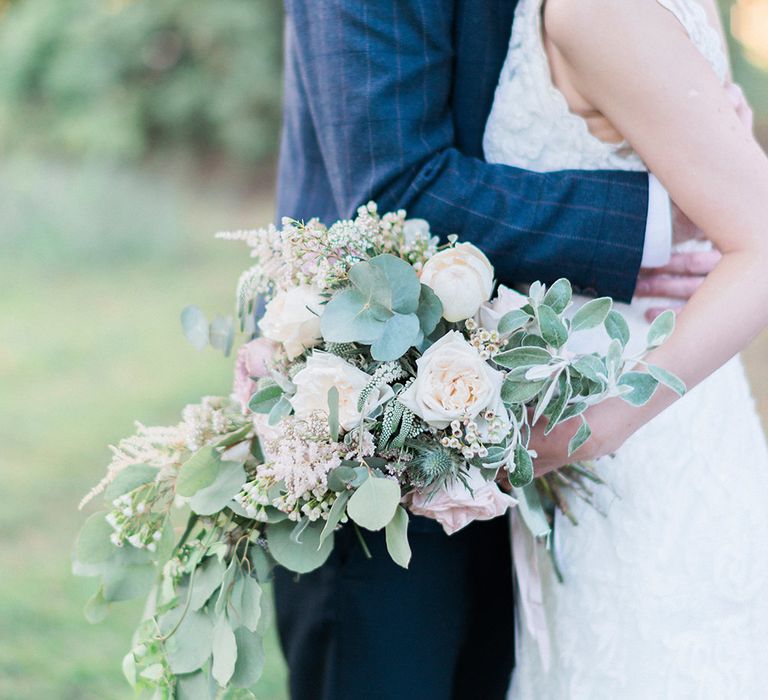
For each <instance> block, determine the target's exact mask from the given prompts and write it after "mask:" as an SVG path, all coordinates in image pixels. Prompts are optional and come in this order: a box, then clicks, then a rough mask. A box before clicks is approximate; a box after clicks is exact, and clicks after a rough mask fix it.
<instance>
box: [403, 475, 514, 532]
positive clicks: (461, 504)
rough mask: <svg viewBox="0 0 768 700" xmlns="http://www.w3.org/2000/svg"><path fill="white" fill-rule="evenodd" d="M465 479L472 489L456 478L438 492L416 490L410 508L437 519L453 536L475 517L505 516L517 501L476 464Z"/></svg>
mask: <svg viewBox="0 0 768 700" xmlns="http://www.w3.org/2000/svg"><path fill="white" fill-rule="evenodd" d="M466 481H467V486H468V487H469V488H467V486H465V485H464V484H463V483H462V482H461V481H460V480H459V479H454V480H452V481H450V482H448V483H447V484H446V485H445V486H443V487H442V488H441V489H439V490H438V491H437V492H436V493H421V492H419V491H414V492H413V493H411V494H410V496H409V503H408V508H409V510H410V511H411V512H412V513H413V514H414V515H423V516H425V517H427V518H432V519H433V520H437V522H439V523H440V524H441V525H442V526H443V529H444V530H445V532H446V533H447V534H449V535H452V534H453V533H454V532H456V531H458V530H461V528H463V527H465V526H466V525H469V523H471V522H473V521H474V520H492V519H493V518H496V517H498V516H500V515H504V513H506V511H507V509H508V508H510V507H512V506H514V505H515V504H516V503H517V501H516V500H515V499H514V498H512V496H509V495H508V494H506V493H504V492H503V491H502V490H501V489H500V488H499V486H498V484H497V483H496V482H495V481H486V480H485V479H484V478H483V475H482V473H481V472H480V470H479V469H478V468H477V467H470V468H469V471H468V472H467V474H466ZM470 489H471V490H470Z"/></svg>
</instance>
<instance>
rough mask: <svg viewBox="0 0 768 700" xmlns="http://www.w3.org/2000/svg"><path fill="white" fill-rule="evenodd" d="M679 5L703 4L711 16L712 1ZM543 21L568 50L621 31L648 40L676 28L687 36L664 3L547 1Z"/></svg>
mask: <svg viewBox="0 0 768 700" xmlns="http://www.w3.org/2000/svg"><path fill="white" fill-rule="evenodd" d="M675 1H677V2H691V1H695V2H699V3H701V4H702V5H704V6H705V9H706V10H707V13H708V14H709V13H710V8H708V7H707V5H708V4H710V5H711V0H673V2H675ZM712 9H713V10H714V6H712ZM543 17H544V30H545V32H546V34H547V36H548V38H549V39H550V40H551V41H552V42H554V43H555V44H556V45H557V46H558V47H561V48H564V49H565V48H568V47H570V46H574V45H579V44H580V43H581V42H583V41H594V40H595V39H596V38H598V37H600V36H601V35H605V34H606V33H615V32H616V31H617V30H620V31H621V32H622V33H623V34H627V33H630V34H631V35H633V36H637V37H638V38H640V37H642V38H644V39H645V40H647V39H648V37H649V36H650V34H649V32H652V31H653V30H654V29H656V28H658V27H660V26H664V25H667V26H669V25H674V26H676V27H677V28H678V29H679V30H680V31H681V33H683V34H685V31H684V29H683V27H682V26H681V25H680V22H679V21H678V20H677V19H675V17H674V16H673V15H672V14H671V13H670V12H669V11H668V9H667V8H665V7H664V3H663V2H661V0H545V2H544V8H543Z"/></svg>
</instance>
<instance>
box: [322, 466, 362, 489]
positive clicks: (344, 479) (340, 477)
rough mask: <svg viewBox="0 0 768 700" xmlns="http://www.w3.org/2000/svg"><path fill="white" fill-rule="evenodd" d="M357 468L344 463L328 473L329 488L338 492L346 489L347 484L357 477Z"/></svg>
mask: <svg viewBox="0 0 768 700" xmlns="http://www.w3.org/2000/svg"><path fill="white" fill-rule="evenodd" d="M355 474H356V473H355V470H354V469H353V468H352V467H349V466H346V465H344V464H342V465H341V466H340V467H336V469H334V470H333V471H331V472H329V473H328V488H329V489H331V491H335V492H336V493H341V492H343V491H346V488H347V484H349V483H351V482H352V481H353V480H354V478H355Z"/></svg>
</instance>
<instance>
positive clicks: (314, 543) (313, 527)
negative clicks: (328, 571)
mask: <svg viewBox="0 0 768 700" xmlns="http://www.w3.org/2000/svg"><path fill="white" fill-rule="evenodd" d="M399 493H400V491H399V489H398V497H399ZM295 526H296V524H295V523H294V522H292V521H290V520H284V521H282V522H280V523H277V524H273V525H270V526H269V529H268V530H267V542H268V543H269V552H270V554H271V555H272V556H273V557H274V558H275V560H276V561H277V563H278V564H282V565H283V566H284V567H285V568H287V569H289V570H291V571H295V572H296V573H299V574H307V573H309V572H310V571H314V570H315V569H317V568H318V567H320V566H322V565H323V564H324V563H325V560H326V559H328V557H329V556H330V554H331V550H332V549H333V539H334V538H333V535H332V534H331V535H328V536H326V538H325V539H324V540H323V541H322V542H321V541H320V537H321V535H322V532H323V526H324V523H322V522H317V523H311V524H309V525H308V526H307V527H306V528H305V529H304V531H303V533H302V535H301V541H300V542H297V541H296V540H295V539H293V538H292V537H291V535H292V534H293V531H294V528H295Z"/></svg>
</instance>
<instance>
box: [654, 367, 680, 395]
mask: <svg viewBox="0 0 768 700" xmlns="http://www.w3.org/2000/svg"><path fill="white" fill-rule="evenodd" d="M648 374H650V375H651V376H652V377H653V378H654V379H657V380H658V381H660V382H661V383H662V384H664V385H665V386H667V387H669V388H670V389H672V391H674V392H675V393H676V394H678V395H679V396H685V392H686V387H685V383H684V382H683V380H682V379H680V378H679V377H678V376H677V375H675V374H672V372H669V371H667V370H666V369H664V368H663V367H659V366H658V365H648Z"/></svg>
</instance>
